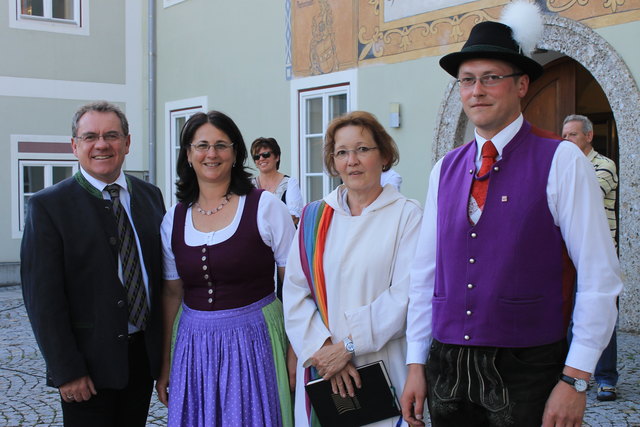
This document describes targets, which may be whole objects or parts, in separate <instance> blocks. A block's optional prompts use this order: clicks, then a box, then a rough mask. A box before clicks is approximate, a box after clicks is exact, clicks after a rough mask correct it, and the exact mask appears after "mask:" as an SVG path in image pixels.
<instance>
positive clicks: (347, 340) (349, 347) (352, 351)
mask: <svg viewBox="0 0 640 427" xmlns="http://www.w3.org/2000/svg"><path fill="white" fill-rule="evenodd" d="M342 342H343V343H344V348H345V349H346V350H347V352H348V353H349V354H350V355H352V356H354V355H355V354H356V347H355V346H354V345H353V341H351V338H349V337H347V338H345V339H344V340H342Z"/></svg>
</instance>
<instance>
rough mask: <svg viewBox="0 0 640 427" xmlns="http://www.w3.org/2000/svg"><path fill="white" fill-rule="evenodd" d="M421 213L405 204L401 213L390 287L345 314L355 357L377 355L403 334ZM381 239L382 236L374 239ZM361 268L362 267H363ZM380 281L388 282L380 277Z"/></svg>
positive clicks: (414, 205) (409, 202)
mask: <svg viewBox="0 0 640 427" xmlns="http://www.w3.org/2000/svg"><path fill="white" fill-rule="evenodd" d="M421 218H422V209H421V208H420V206H418V205H417V204H416V203H414V202H412V201H407V202H406V203H405V207H404V210H403V212H402V216H401V220H400V222H399V226H400V227H401V229H400V230H399V232H398V234H397V236H398V240H397V241H396V245H395V248H396V251H395V253H394V254H389V256H391V257H395V260H392V262H391V265H392V267H391V268H392V271H391V283H390V286H388V287H387V289H386V290H385V291H384V292H382V293H381V294H380V295H379V296H378V297H377V298H376V299H374V300H373V301H372V302H371V303H370V304H367V305H363V306H361V307H358V308H356V309H353V310H349V311H347V312H345V318H346V322H347V326H348V329H349V332H350V335H351V339H352V340H353V344H354V347H355V352H356V355H361V354H367V353H372V352H377V351H379V350H380V349H382V347H384V346H385V345H386V344H387V343H388V342H389V341H390V340H392V339H396V338H400V337H402V336H404V334H405V329H406V327H405V325H406V317H407V305H408V301H409V283H410V280H409V269H410V265H411V261H412V260H413V257H414V253H415V249H416V243H417V241H418V231H419V229H420V222H421ZM378 237H379V238H383V237H382V236H378ZM363 265H364V263H363ZM380 279H381V280H388V278H386V277H381V278H380Z"/></svg>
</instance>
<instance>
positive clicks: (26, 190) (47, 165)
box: [18, 160, 78, 231]
mask: <svg viewBox="0 0 640 427" xmlns="http://www.w3.org/2000/svg"><path fill="white" fill-rule="evenodd" d="M18 164H19V169H18V170H19V174H20V178H19V179H20V196H19V198H20V200H19V205H20V206H19V210H20V218H19V221H20V231H22V226H23V225H24V220H25V218H26V216H27V202H29V198H30V197H31V196H32V195H33V194H35V193H36V192H38V191H40V190H42V189H44V188H47V187H50V186H52V185H54V184H57V183H59V182H60V181H62V180H64V179H66V178H69V177H70V176H72V175H73V174H74V173H76V172H77V171H78V162H75V161H55V160H52V161H49V162H47V161H42V160H40V161H28V160H20V161H19V162H18Z"/></svg>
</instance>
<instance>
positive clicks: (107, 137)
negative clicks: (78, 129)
mask: <svg viewBox="0 0 640 427" xmlns="http://www.w3.org/2000/svg"><path fill="white" fill-rule="evenodd" d="M123 137H124V135H123V134H121V133H120V132H107V133H105V134H103V135H100V134H98V133H85V134H84V135H80V136H76V137H75V139H77V140H78V141H84V142H88V143H89V144H91V143H94V142H98V141H100V138H102V139H104V142H116V141H119V140H121V139H122V138H123Z"/></svg>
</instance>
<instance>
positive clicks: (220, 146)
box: [189, 142, 233, 153]
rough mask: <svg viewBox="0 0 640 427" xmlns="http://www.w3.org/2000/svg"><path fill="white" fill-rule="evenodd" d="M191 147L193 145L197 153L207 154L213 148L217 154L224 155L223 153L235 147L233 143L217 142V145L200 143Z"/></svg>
mask: <svg viewBox="0 0 640 427" xmlns="http://www.w3.org/2000/svg"><path fill="white" fill-rule="evenodd" d="M189 145H191V146H192V147H193V148H195V150H196V151H198V152H200V153H207V152H208V151H209V149H210V148H213V150H214V151H215V152H216V153H222V152H223V151H227V150H228V149H229V148H231V147H233V142H231V143H229V144H225V143H224V142H216V143H215V144H208V143H206V142H198V143H197V144H189Z"/></svg>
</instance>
